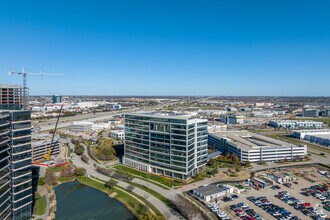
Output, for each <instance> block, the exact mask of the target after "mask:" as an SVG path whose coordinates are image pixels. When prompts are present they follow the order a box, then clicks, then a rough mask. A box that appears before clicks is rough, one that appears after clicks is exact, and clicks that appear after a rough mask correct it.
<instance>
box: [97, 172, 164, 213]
mask: <svg viewBox="0 0 330 220" xmlns="http://www.w3.org/2000/svg"><path fill="white" fill-rule="evenodd" d="M91 177H92V178H93V179H96V180H98V181H101V182H104V181H103V180H101V179H99V178H97V177H95V176H91ZM129 184H131V185H133V186H136V187H138V186H140V185H139V184H135V183H129ZM115 188H119V189H122V190H125V191H127V189H124V188H122V187H120V186H115ZM139 188H141V189H143V188H142V187H139ZM143 190H144V189H143ZM145 191H147V190H145ZM151 191H153V190H151ZM147 192H149V191H147ZM153 192H154V193H157V192H155V191H153ZM149 193H150V194H152V193H151V192H149ZM129 194H132V195H133V196H135V197H137V198H138V199H140V200H141V201H143V202H144V203H145V204H146V205H147V206H148V207H149V208H151V209H152V210H153V211H154V212H155V214H156V215H157V216H163V215H162V213H160V211H159V210H158V209H157V208H156V207H155V206H154V205H153V204H151V203H150V202H149V201H148V200H146V199H145V198H143V197H142V196H140V195H138V194H136V193H134V192H129ZM157 194H159V193H157ZM159 195H160V196H162V195H161V194H159ZM154 196H155V195H154ZM115 197H116V198H117V196H115ZM155 197H156V196H155ZM164 198H165V197H164ZM165 199H166V198H165Z"/></svg>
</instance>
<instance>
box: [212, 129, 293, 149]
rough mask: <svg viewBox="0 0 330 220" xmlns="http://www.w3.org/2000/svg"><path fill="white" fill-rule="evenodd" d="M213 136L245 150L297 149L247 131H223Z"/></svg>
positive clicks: (288, 144)
mask: <svg viewBox="0 0 330 220" xmlns="http://www.w3.org/2000/svg"><path fill="white" fill-rule="evenodd" d="M213 135H215V136H217V137H220V138H225V139H227V140H228V141H229V142H230V143H233V144H235V145H237V146H238V147H240V148H241V149H245V150H253V149H260V148H265V147H269V148H271V147H297V145H294V144H291V143H287V142H284V141H280V140H277V139H274V138H270V137H267V136H264V135H260V134H256V133H252V132H249V131H223V132H217V133H214V134H213Z"/></svg>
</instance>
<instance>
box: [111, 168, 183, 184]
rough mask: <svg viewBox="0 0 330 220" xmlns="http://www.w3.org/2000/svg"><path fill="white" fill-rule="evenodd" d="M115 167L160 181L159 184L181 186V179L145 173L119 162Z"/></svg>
mask: <svg viewBox="0 0 330 220" xmlns="http://www.w3.org/2000/svg"><path fill="white" fill-rule="evenodd" d="M115 168H116V169H117V170H120V171H123V172H126V173H129V174H133V175H137V176H141V177H144V178H146V179H150V180H153V181H156V182H158V183H161V184H163V185H165V186H168V187H173V186H181V185H182V182H181V181H178V180H175V179H171V178H167V177H163V176H158V175H154V174H151V173H146V172H143V171H139V170H135V169H132V168H129V167H126V166H124V165H121V164H117V165H115Z"/></svg>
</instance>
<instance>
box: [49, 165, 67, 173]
mask: <svg viewBox="0 0 330 220" xmlns="http://www.w3.org/2000/svg"><path fill="white" fill-rule="evenodd" d="M64 167H65V165H64V166H58V167H49V168H48V169H49V170H51V171H53V172H55V173H57V172H61V171H62V170H63V169H64Z"/></svg>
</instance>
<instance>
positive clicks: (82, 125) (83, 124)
mask: <svg viewBox="0 0 330 220" xmlns="http://www.w3.org/2000/svg"><path fill="white" fill-rule="evenodd" d="M70 130H71V131H74V132H91V131H93V122H88V121H78V122H73V123H72V124H71V126H70Z"/></svg>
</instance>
